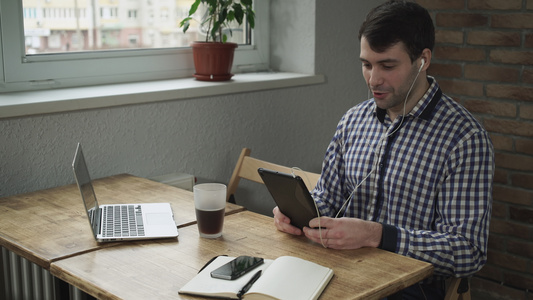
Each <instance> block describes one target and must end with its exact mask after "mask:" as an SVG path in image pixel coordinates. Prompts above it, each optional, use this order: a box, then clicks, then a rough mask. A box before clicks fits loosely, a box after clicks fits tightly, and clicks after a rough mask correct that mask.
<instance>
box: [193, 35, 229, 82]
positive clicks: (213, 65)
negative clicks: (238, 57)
mask: <svg viewBox="0 0 533 300" xmlns="http://www.w3.org/2000/svg"><path fill="white" fill-rule="evenodd" d="M237 47H238V45H237V44H235V43H214V42H193V43H192V53H193V57H194V67H195V68H196V73H195V74H194V77H196V79H197V80H202V81H225V80H230V79H231V77H232V76H233V74H231V67H232V65H233V54H234V53H235V48H237Z"/></svg>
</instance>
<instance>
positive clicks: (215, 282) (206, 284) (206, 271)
mask: <svg viewBox="0 0 533 300" xmlns="http://www.w3.org/2000/svg"><path fill="white" fill-rule="evenodd" d="M233 259H235V258H234V257H228V256H219V257H217V258H216V259H215V260H213V261H212V262H211V263H210V264H208V265H207V266H205V267H204V268H203V269H202V270H201V271H200V272H199V273H198V275H196V276H195V277H194V278H192V279H191V280H190V281H189V282H188V283H187V284H185V286H183V287H182V288H181V289H180V290H179V293H180V294H190V295H198V296H207V297H219V298H220V297H221V298H230V299H238V298H239V297H238V296H237V295H238V294H239V292H240V291H241V290H242V289H243V287H244V286H246V285H247V283H248V282H250V279H251V278H252V277H253V276H254V275H255V274H257V272H258V271H259V270H261V271H262V275H261V277H259V279H257V281H255V282H254V283H253V285H252V286H251V287H250V288H249V289H248V290H247V291H246V293H244V294H243V295H242V298H243V299H245V300H250V299H291V300H300V299H301V300H309V299H318V297H319V296H320V295H321V294H322V292H323V291H324V289H325V288H326V286H327V285H328V283H329V282H330V280H331V278H332V277H333V270H332V269H330V268H328V267H324V266H322V265H319V264H317V263H314V262H311V261H308V260H305V259H301V258H298V257H294V256H281V257H278V258H277V259H275V260H270V259H265V263H264V264H262V265H260V266H258V267H256V268H255V269H253V270H252V271H251V272H249V273H247V274H246V275H244V276H242V277H239V278H238V279H236V280H224V279H217V278H212V277H211V275H210V273H211V271H213V270H214V269H216V268H218V267H220V266H222V265H223V264H225V263H227V262H229V261H231V260H233Z"/></svg>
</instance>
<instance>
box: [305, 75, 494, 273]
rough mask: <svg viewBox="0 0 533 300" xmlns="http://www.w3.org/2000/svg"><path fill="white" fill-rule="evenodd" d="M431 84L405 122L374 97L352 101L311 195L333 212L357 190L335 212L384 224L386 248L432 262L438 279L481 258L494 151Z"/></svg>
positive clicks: (470, 268) (471, 268)
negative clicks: (391, 118)
mask: <svg viewBox="0 0 533 300" xmlns="http://www.w3.org/2000/svg"><path fill="white" fill-rule="evenodd" d="M428 82H429V83H430V87H429V89H428V91H427V92H426V94H425V95H424V97H423V98H422V99H421V100H420V101H419V102H418V103H417V105H416V106H415V107H414V108H413V110H412V111H411V112H410V113H409V114H407V116H406V117H405V119H404V120H403V121H402V118H403V117H401V116H399V117H398V118H396V120H394V122H391V120H390V118H389V117H388V115H387V114H386V111H385V110H382V109H380V108H377V107H376V104H375V102H374V101H373V99H370V100H367V101H365V102H363V103H361V104H359V105H357V106H355V107H353V108H351V109H350V110H349V111H348V112H347V113H346V114H345V115H344V116H343V118H342V119H341V121H340V122H339V125H338V127H337V130H336V132H335V135H334V137H333V140H332V141H331V143H330V145H329V147H328V149H327V152H326V156H325V159H324V163H323V169H322V175H321V177H320V180H319V181H318V184H317V186H316V187H315V189H314V191H313V197H314V199H315V200H316V201H317V203H318V205H319V208H320V212H321V215H324V216H331V217H333V216H335V215H336V214H337V212H339V211H340V209H341V206H342V205H343V203H344V202H345V201H346V199H349V197H350V194H351V193H352V191H354V190H355V191H354V192H353V197H352V198H351V201H349V202H348V205H347V206H346V208H345V209H343V210H342V211H340V216H343V215H344V216H346V217H356V218H360V219H364V220H372V221H376V222H380V223H382V224H383V240H382V248H384V249H387V248H388V249H387V250H390V251H394V252H396V253H399V254H402V255H405V256H409V257H412V258H416V259H419V260H423V261H427V262H430V263H432V264H433V265H434V267H435V272H434V276H435V278H438V279H441V278H445V277H450V276H452V275H453V274H455V275H456V276H460V277H465V276H468V275H471V274H473V273H475V272H476V271H478V270H479V269H481V267H482V266H483V265H484V264H485V262H486V257H487V239H488V234H489V222H490V215H491V209H492V208H491V207H492V180H493V173H494V154H493V148H492V143H491V141H490V138H489V135H488V133H487V132H486V131H485V130H484V129H483V128H482V126H481V125H480V124H479V123H478V122H477V121H476V120H475V119H474V117H473V116H472V115H471V114H470V113H469V112H468V111H467V110H466V109H465V108H463V107H462V106H460V105H459V104H457V103H456V102H455V101H453V100H452V99H451V98H449V97H448V96H446V95H444V94H442V92H441V90H440V88H439V85H438V84H437V82H436V80H435V79H434V78H432V77H429V76H428ZM398 126H399V128H398ZM365 177H366V179H365ZM358 185H360V186H359V187H358V188H357V189H356V186H358ZM387 245H388V246H387Z"/></svg>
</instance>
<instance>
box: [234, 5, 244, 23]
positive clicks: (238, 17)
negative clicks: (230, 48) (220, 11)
mask: <svg viewBox="0 0 533 300" xmlns="http://www.w3.org/2000/svg"><path fill="white" fill-rule="evenodd" d="M233 11H234V12H235V20H237V23H239V25H240V24H242V20H243V19H244V11H243V10H242V7H241V6H240V5H239V4H233Z"/></svg>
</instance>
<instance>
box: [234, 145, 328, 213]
mask: <svg viewBox="0 0 533 300" xmlns="http://www.w3.org/2000/svg"><path fill="white" fill-rule="evenodd" d="M251 152H252V150H250V149H248V148H243V149H242V151H241V155H240V156H239V160H238V161H237V164H236V165H235V169H234V170H233V174H232V175H231V179H230V181H229V184H228V194H227V197H226V200H227V201H228V202H233V203H234V202H235V201H234V200H233V195H234V194H235V191H236V190H237V186H238V185H239V181H240V180H241V178H244V179H247V180H251V181H254V182H257V183H261V184H264V182H263V180H262V179H261V176H259V173H258V172H257V169H259V168H264V169H270V170H274V171H278V172H283V173H288V174H291V173H294V174H295V175H298V176H300V177H302V179H303V180H304V182H305V185H306V186H307V188H308V189H309V190H312V189H313V188H314V187H315V185H316V183H317V182H318V178H319V177H320V174H317V173H311V172H306V171H302V170H298V169H294V168H290V167H285V166H282V165H278V164H274V163H270V162H267V161H264V160H260V159H257V158H253V157H251V156H250V153H251Z"/></svg>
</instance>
